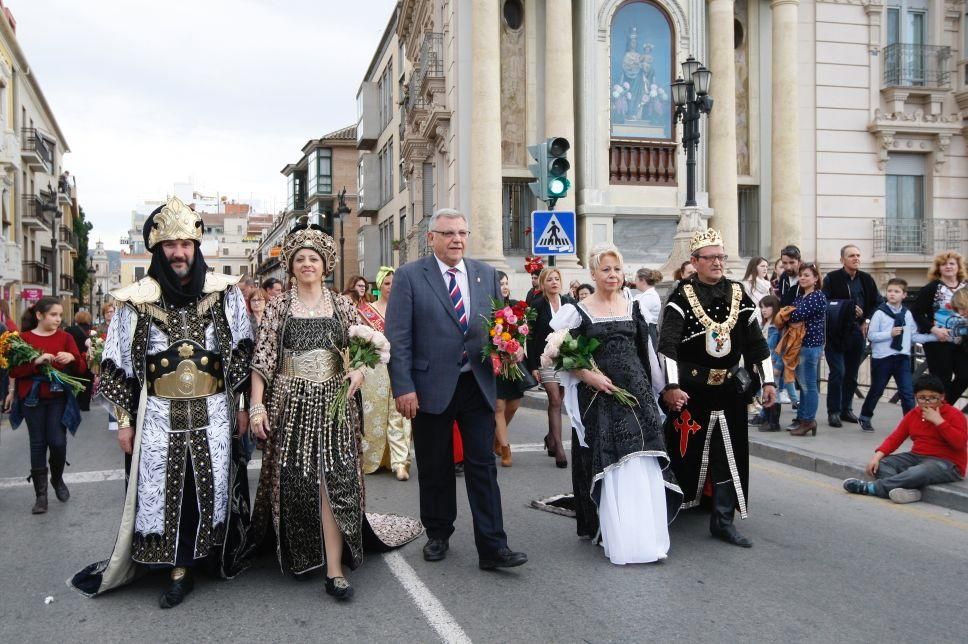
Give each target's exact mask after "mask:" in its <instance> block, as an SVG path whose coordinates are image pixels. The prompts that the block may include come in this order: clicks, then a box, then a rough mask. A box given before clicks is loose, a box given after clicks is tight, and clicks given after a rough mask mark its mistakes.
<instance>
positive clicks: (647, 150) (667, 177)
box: [608, 141, 676, 186]
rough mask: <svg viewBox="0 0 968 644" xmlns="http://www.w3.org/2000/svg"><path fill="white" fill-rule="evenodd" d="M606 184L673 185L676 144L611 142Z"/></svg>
mask: <svg viewBox="0 0 968 644" xmlns="http://www.w3.org/2000/svg"><path fill="white" fill-rule="evenodd" d="M608 159H609V163H608V182H609V183H611V184H613V185H633V186H674V185H676V144H675V143H671V142H670V143H652V142H641V143H639V142H635V143H633V142H624V141H612V144H611V146H609V150H608Z"/></svg>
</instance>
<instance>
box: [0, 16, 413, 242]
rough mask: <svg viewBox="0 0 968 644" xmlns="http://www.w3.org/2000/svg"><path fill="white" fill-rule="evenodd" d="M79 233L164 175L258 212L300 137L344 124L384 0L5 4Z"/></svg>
mask: <svg viewBox="0 0 968 644" xmlns="http://www.w3.org/2000/svg"><path fill="white" fill-rule="evenodd" d="M5 4H6V6H8V7H9V8H10V9H11V10H12V11H13V13H14V17H15V18H16V20H17V37H18V40H19V41H20V45H21V47H22V49H23V50H24V52H25V54H26V56H27V59H28V61H29V62H30V65H31V68H32V71H33V73H35V75H36V77H37V78H38V80H39V82H40V84H41V88H42V90H43V92H44V94H45V96H46V97H47V100H48V102H49V103H50V105H51V108H52V109H53V111H54V117H55V118H56V119H57V121H58V124H59V125H60V127H61V130H62V131H63V132H64V135H65V137H66V138H67V141H68V144H69V145H70V148H71V153H70V154H69V155H68V156H67V157H66V158H65V162H64V167H65V168H66V169H69V170H70V171H71V173H72V174H73V175H75V176H76V178H77V182H78V197H79V200H80V203H81V205H82V206H83V207H84V210H85V213H86V214H87V216H88V217H89V218H90V219H91V220H92V221H93V222H94V231H93V233H92V235H93V237H94V238H95V239H102V240H103V241H104V242H105V245H106V246H108V247H109V248H118V247H119V239H120V237H121V235H122V234H123V233H124V232H125V231H126V230H127V228H128V225H129V222H130V213H131V210H132V209H133V208H135V207H136V206H137V205H139V204H140V203H141V202H142V201H144V200H145V199H157V198H159V197H162V196H164V195H165V194H166V193H168V192H170V191H171V188H172V184H173V183H175V182H177V181H186V180H188V179H189V178H192V179H194V181H195V183H196V187H198V188H201V189H203V190H204V191H206V192H211V193H214V192H216V191H218V192H220V193H221V194H227V195H229V196H230V197H233V198H238V199H240V200H244V199H249V198H254V199H256V200H260V201H262V203H263V205H264V206H265V207H266V208H270V207H272V206H273V204H274V205H275V207H276V209H278V208H280V207H282V206H283V205H284V204H285V197H286V195H285V190H286V186H285V181H284V178H283V177H282V176H281V175H280V174H279V170H280V169H281V168H282V167H283V166H284V165H285V164H287V163H290V162H292V161H295V160H296V159H297V158H298V157H299V155H300V148H301V147H302V145H303V144H304V143H305V142H306V140H308V139H310V138H313V137H316V136H320V135H321V134H324V133H326V132H329V131H332V130H336V129H338V128H341V127H344V126H346V125H349V124H351V123H353V122H355V120H356V90H357V88H358V87H359V84H360V82H361V81H362V78H363V74H365V73H366V68H367V66H368V65H369V63H370V60H371V58H372V57H373V54H374V51H375V49H376V47H377V45H378V44H379V40H380V36H381V35H382V33H383V30H384V28H385V27H386V24H387V21H388V20H389V18H390V14H391V12H392V10H393V7H394V6H395V4H396V3H395V2H394V0H354V1H353V2H350V3H347V2H334V1H332V0H291V1H286V2H283V1H271V0H168V1H167V2H157V1H148V0H128V1H121V0H111V1H108V0H104V1H99V2H76V0H5Z"/></svg>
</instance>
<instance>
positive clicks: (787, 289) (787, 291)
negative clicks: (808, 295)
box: [777, 272, 800, 307]
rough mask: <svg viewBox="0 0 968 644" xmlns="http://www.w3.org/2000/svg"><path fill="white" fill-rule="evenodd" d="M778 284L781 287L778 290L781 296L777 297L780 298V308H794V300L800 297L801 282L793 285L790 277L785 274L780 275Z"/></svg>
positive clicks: (795, 282) (796, 281)
mask: <svg viewBox="0 0 968 644" xmlns="http://www.w3.org/2000/svg"><path fill="white" fill-rule="evenodd" d="M777 283H778V284H779V285H780V286H779V289H778V291H779V294H778V295H777V297H779V298H780V307H784V306H793V300H795V299H797V297H798V296H799V295H800V282H799V281H798V280H794V281H793V284H791V283H790V280H789V277H788V276H787V274H786V272H784V273H782V274H781V275H780V278H779V279H778V280H777Z"/></svg>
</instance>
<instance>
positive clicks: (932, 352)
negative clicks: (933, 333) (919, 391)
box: [924, 342, 968, 405]
mask: <svg viewBox="0 0 968 644" xmlns="http://www.w3.org/2000/svg"><path fill="white" fill-rule="evenodd" d="M924 357H925V358H926V359H927V361H928V372H929V373H930V374H931V375H933V376H937V377H938V378H941V382H942V383H943V384H944V397H945V400H947V401H948V403H949V404H951V405H956V404H958V399H959V398H961V394H963V393H964V392H965V388H966V387H968V351H966V350H965V349H964V347H960V346H958V345H955V344H951V343H949V342H929V343H927V344H925V345H924Z"/></svg>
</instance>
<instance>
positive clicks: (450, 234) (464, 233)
mask: <svg viewBox="0 0 968 644" xmlns="http://www.w3.org/2000/svg"><path fill="white" fill-rule="evenodd" d="M430 232H432V233H435V234H437V235H443V236H444V237H446V238H447V239H453V238H454V237H460V238H461V239H467V237H468V235H470V234H471V231H469V230H431V231H430Z"/></svg>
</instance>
